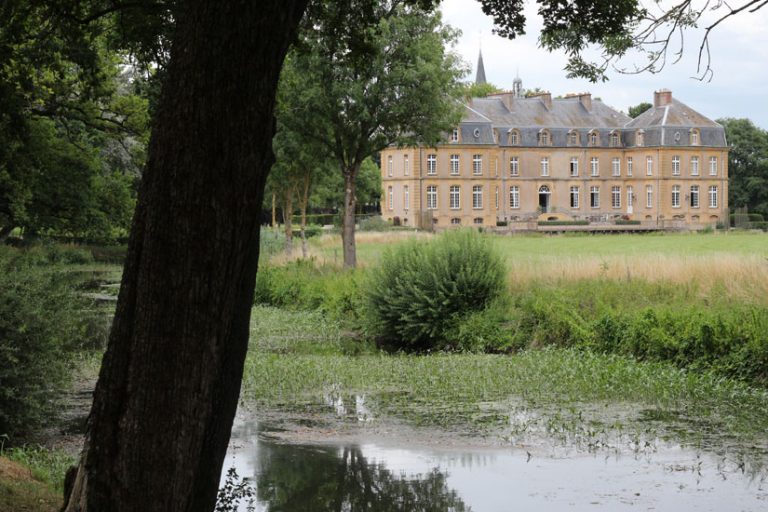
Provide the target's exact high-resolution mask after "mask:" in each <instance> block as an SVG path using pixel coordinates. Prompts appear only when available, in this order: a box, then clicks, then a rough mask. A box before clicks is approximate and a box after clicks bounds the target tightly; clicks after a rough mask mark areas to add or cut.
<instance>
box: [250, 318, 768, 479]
mask: <svg viewBox="0 0 768 512" xmlns="http://www.w3.org/2000/svg"><path fill="white" fill-rule="evenodd" d="M257 313H258V315H254V316H255V317H257V318H260V320H256V323H257V327H256V330H255V331H253V332H264V333H268V332H270V329H269V328H266V327H260V326H259V325H260V324H264V325H275V324H280V323H281V322H282V321H283V320H285V321H286V324H290V320H291V319H292V318H294V317H293V316H292V315H293V313H286V312H285V311H282V310H279V309H272V308H261V309H259V310H258V311H257ZM313 325H318V324H317V322H315V321H313V320H312V319H311V318H309V319H307V323H305V324H303V323H301V322H295V326H296V327H295V328H296V331H297V332H296V333H295V334H291V328H290V327H285V328H281V330H280V331H279V332H280V333H281V340H280V343H281V344H282V345H284V347H283V348H281V349H280V350H274V349H273V345H272V344H271V343H266V344H264V343H262V342H261V341H256V340H254V341H252V351H251V352H250V353H249V355H248V358H247V360H246V367H245V374H244V378H243V392H242V396H243V398H244V399H245V400H250V401H254V402H255V403H257V404H259V406H261V407H264V408H277V409H285V410H294V409H296V408H298V409H300V410H302V411H307V410H315V411H317V412H323V411H325V412H326V413H329V412H330V411H332V410H333V407H331V406H330V405H329V404H336V405H338V404H339V403H347V404H354V403H356V401H358V400H360V399H361V398H362V399H363V400H364V401H365V404H366V407H367V408H368V409H370V410H371V411H372V415H373V417H374V418H377V417H378V418H381V417H385V418H400V419H403V420H405V421H408V422H410V423H412V424H414V425H419V426H427V427H433V428H445V429H450V430H453V431H457V432H459V433H463V434H469V435H473V436H492V437H496V438H498V439H499V440H500V441H501V442H513V443H520V442H526V441H527V440H530V439H536V438H539V439H540V438H541V437H542V436H544V437H547V438H553V439H557V440H559V442H562V443H564V444H566V445H576V446H578V447H581V448H585V449H588V450H593V449H606V448H607V449H619V446H620V447H621V448H622V449H627V447H629V449H630V450H653V449H654V446H655V443H657V442H658V441H659V439H663V438H669V439H672V440H675V441H678V442H685V443H687V444H688V445H690V446H695V447H701V448H706V449H711V450H714V451H718V452H722V451H726V452H729V453H730V452H733V453H737V454H739V455H738V456H739V457H746V456H748V455H749V456H750V457H751V459H750V460H751V462H750V466H751V467H753V468H757V469H758V470H761V469H760V468H762V467H763V465H764V462H765V460H766V457H767V456H766V453H768V445H767V444H766V439H765V432H766V431H767V430H768V392H766V391H765V390H762V389H756V388H753V387H750V386H748V385H746V384H744V383H740V382H736V381H733V380H730V379H726V378H722V377H719V376H717V375H715V374H713V373H711V372H689V371H685V370H681V369H678V368H676V367H674V366H673V365H671V364H668V363H642V362H638V361H636V360H634V359H632V358H629V357H623V356H620V355H616V354H613V355H610V354H599V353H594V352H590V351H583V350H578V349H573V348H571V349H558V348H552V347H550V348H546V349H542V350H528V351H523V352H521V353H519V354H516V355H513V356H509V355H490V354H455V353H454V354H446V353H434V354H430V355H405V354H395V355H385V354H382V353H375V352H367V353H364V354H362V355H358V356H350V355H345V354H344V353H343V352H342V351H340V350H338V348H336V347H337V345H336V343H337V341H336V340H338V337H343V333H342V331H341V327H340V325H338V324H326V325H325V326H322V327H319V328H318V329H317V330H316V332H317V336H318V341H316V342H317V343H323V342H322V341H319V339H320V338H324V339H327V340H329V341H328V342H329V343H330V345H332V346H331V347H329V348H328V350H324V349H318V348H317V347H316V346H311V345H308V344H307V342H306V339H307V337H308V336H310V335H309V331H311V330H312V329H313V327H312V326H313ZM334 330H335V332H334ZM310 337H311V336H310ZM291 339H295V340H296V341H295V343H292V342H291V341H290V340H291ZM314 342H315V341H313V343H314ZM337 410H338V407H337ZM351 419H352V420H355V418H354V415H353V416H352V418H351ZM358 419H359V418H358ZM750 453H751V455H750Z"/></svg>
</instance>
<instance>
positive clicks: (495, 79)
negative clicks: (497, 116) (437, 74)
mask: <svg viewBox="0 0 768 512" xmlns="http://www.w3.org/2000/svg"><path fill="white" fill-rule="evenodd" d="M441 10H442V12H443V20H444V22H445V23H447V24H449V25H452V26H454V27H456V28H459V29H461V31H462V36H461V38H460V40H459V44H458V45H457V46H456V48H455V50H456V52H457V53H458V54H460V55H461V56H462V58H464V60H466V61H467V63H469V64H471V66H472V73H471V75H470V76H471V77H474V73H475V65H476V63H477V54H478V50H479V48H480V45H481V44H482V50H483V59H484V62H485V72H486V76H487V78H488V81H490V82H492V83H493V84H495V85H497V86H499V87H502V88H507V89H508V88H511V86H512V81H513V80H514V78H515V76H516V74H517V72H518V70H519V74H520V77H521V78H522V80H523V87H526V88H534V87H541V88H543V89H546V90H550V91H551V92H552V94H554V95H559V94H565V93H567V92H581V91H590V92H592V94H593V96H597V97H601V98H602V99H603V101H604V102H605V103H607V104H609V105H611V106H613V107H615V108H618V109H621V110H624V111H626V110H627V108H628V107H629V106H631V105H636V104H638V103H640V102H642V101H652V98H653V91H654V90H658V89H660V88H668V89H671V90H672V91H673V93H674V95H675V97H676V98H678V99H680V100H681V101H683V102H685V103H687V104H688V105H690V106H691V107H692V108H694V109H696V110H699V111H700V112H701V113H702V114H704V115H706V116H707V117H710V118H712V119H716V118H719V117H749V118H750V119H752V120H753V121H754V122H755V123H757V124H758V125H760V126H763V127H766V128H768V101H766V97H765V91H766V84H768V31H766V30H765V29H764V27H766V26H768V6H767V7H765V8H764V9H761V10H759V11H757V12H756V13H741V14H739V15H736V16H733V17H731V18H729V19H728V20H726V21H725V22H723V23H722V24H721V25H720V26H718V27H717V28H716V29H714V30H713V31H712V32H711V34H710V50H711V66H712V68H713V71H714V73H713V76H712V79H711V81H709V82H706V81H699V80H696V79H695V78H692V77H694V76H696V75H697V69H696V68H697V57H698V47H699V45H700V44H701V38H702V36H703V28H698V29H691V30H689V31H687V32H686V34H685V39H684V53H683V58H682V59H681V60H680V62H678V63H677V64H675V65H668V66H667V67H666V68H665V69H664V70H663V71H662V72H661V73H658V74H650V73H643V74H639V75H623V74H620V73H616V72H611V73H610V74H609V78H610V80H609V81H608V82H606V83H601V84H592V83H589V82H587V81H586V80H569V79H566V78H565V71H563V67H564V66H565V64H566V61H567V59H566V57H565V55H564V54H563V53H561V52H555V53H549V52H546V51H544V50H542V49H540V48H539V47H538V34H539V31H540V30H541V20H540V18H539V17H538V15H537V13H536V11H537V7H536V5H535V3H531V2H529V3H528V4H527V5H526V8H525V14H526V16H527V19H528V21H527V25H526V32H527V34H526V35H524V36H522V37H519V38H517V39H515V40H511V41H510V40H508V39H505V38H502V37H499V36H496V35H493V34H492V29H493V20H492V19H491V18H490V17H488V16H486V15H485V14H483V12H482V10H481V7H480V3H479V2H477V1H471V0H444V1H443V2H442V4H441ZM716 15H717V13H716V12H715V13H712V12H708V13H707V14H706V16H705V17H704V18H703V19H702V23H700V27H704V26H706V24H707V23H709V22H710V20H712V19H715V16H716ZM671 57H672V56H671V55H670V59H669V60H671Z"/></svg>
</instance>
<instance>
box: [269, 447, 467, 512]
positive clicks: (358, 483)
mask: <svg viewBox="0 0 768 512" xmlns="http://www.w3.org/2000/svg"><path fill="white" fill-rule="evenodd" d="M257 474H258V476H257V496H258V500H259V501H260V502H262V503H265V504H266V505H267V507H268V508H267V510H269V511H271V512H293V511H304V510H306V511H319V512H322V511H328V512H330V511H333V512H341V511H349V512H356V511H366V512H385V511H396V510H397V511H405V510H407V511H418V512H432V511H434V512H438V511H440V512H445V511H449V512H450V511H453V512H465V511H469V510H470V508H469V507H467V506H466V505H464V502H463V501H462V500H461V499H460V498H459V497H458V495H457V494H456V491H452V490H450V489H448V486H447V485H446V475H445V474H444V473H442V472H440V471H438V470H437V468H435V469H433V470H432V471H431V472H430V473H428V474H426V475H419V476H414V477H407V476H406V475H395V474H393V473H392V472H391V471H390V470H388V469H387V468H385V467H384V466H383V465H382V464H371V463H369V462H368V461H367V460H366V459H365V457H363V453H362V451H361V450H360V448H359V447H357V446H351V447H345V448H343V449H340V448H328V447H310V446H296V445H279V444H271V443H260V444H259V450H258V469H257Z"/></svg>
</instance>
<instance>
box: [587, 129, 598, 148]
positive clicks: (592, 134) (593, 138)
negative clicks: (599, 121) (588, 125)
mask: <svg viewBox="0 0 768 512" xmlns="http://www.w3.org/2000/svg"><path fill="white" fill-rule="evenodd" d="M589 145H590V146H597V132H590V134H589Z"/></svg>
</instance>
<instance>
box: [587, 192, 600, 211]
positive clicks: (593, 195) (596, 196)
mask: <svg viewBox="0 0 768 512" xmlns="http://www.w3.org/2000/svg"><path fill="white" fill-rule="evenodd" d="M589 206H591V207H592V208H600V187H589Z"/></svg>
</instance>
